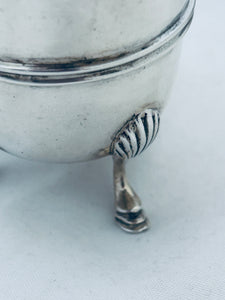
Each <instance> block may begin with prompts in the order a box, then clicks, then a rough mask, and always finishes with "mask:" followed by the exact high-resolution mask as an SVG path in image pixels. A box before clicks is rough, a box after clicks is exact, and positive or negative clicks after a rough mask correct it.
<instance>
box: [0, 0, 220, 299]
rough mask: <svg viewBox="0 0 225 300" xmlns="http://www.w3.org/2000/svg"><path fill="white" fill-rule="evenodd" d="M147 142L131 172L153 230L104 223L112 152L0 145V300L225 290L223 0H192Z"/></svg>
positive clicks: (108, 215)
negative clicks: (72, 153) (48, 155)
mask: <svg viewBox="0 0 225 300" xmlns="http://www.w3.org/2000/svg"><path fill="white" fill-rule="evenodd" d="M161 125H162V126H161V131H160V134H159V136H158V139H157V140H156V141H155V143H154V144H153V145H152V147H151V150H149V151H147V152H145V153H144V154H143V155H142V157H139V158H137V159H135V160H131V161H130V162H129V164H128V175H129V179H130V181H131V183H132V184H133V186H134V187H135V189H136V191H137V193H138V194H139V195H140V196H141V198H142V199H143V203H144V207H145V210H146V213H147V214H148V215H149V216H150V219H151V224H152V228H151V230H150V231H148V232H146V233H143V234H140V235H129V234H126V233H124V232H122V231H121V230H120V229H119V228H118V227H117V226H116V225H115V224H114V221H113V189H112V162H111V159H110V158H106V159H102V160H98V161H94V162H88V163H82V164H71V165H55V164H43V163H34V162H27V161H23V160H20V159H17V158H14V157H12V156H10V155H8V154H6V153H3V152H2V153H0V193H1V196H0V300H58V299H59V300H74V299H79V300H83V299H84V300H86V299H96V300H97V299H98V300H103V299H104V300H111V299H113V300H114V299H116V300H124V299H129V300H132V299H135V300H136V299H138V300H139V299H140V300H145V299H146V300H161V299H163V300H164V299H165V300H189V299H190V300H203V299H204V300H205V299H207V300H208V299H213V300H219V299H221V300H224V299H225V5H224V1H223V0H217V1H214V2H213V1H206V0H203V1H199V2H198V4H197V8H196V14H195V19H194V22H193V24H192V27H191V29H190V31H189V33H188V34H187V36H186V37H185V39H184V45H183V52H182V57H181V60H180V66H179V71H178V76H177V80H176V82H175V85H174V89H173V93H172V95H171V99H170V102H169V105H168V107H167V108H166V109H165V111H164V114H163V116H162V123H161Z"/></svg>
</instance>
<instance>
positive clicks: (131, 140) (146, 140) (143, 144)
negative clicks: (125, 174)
mask: <svg viewBox="0 0 225 300" xmlns="http://www.w3.org/2000/svg"><path fill="white" fill-rule="evenodd" d="M159 122H160V118H159V112H158V110H156V109H146V110H145V111H143V112H142V113H139V114H137V115H134V116H133V117H132V119H131V120H130V121H128V122H127V124H125V126H124V127H123V128H122V129H121V130H120V131H119V133H118V134H117V136H116V138H115V139H114V141H113V143H112V150H111V151H112V153H113V154H114V155H115V156H117V157H118V158H123V159H126V158H131V157H135V156H136V155H138V154H140V153H141V152H142V151H143V150H145V149H146V148H148V147H149V145H150V144H151V143H152V142H153V141H154V139H155V137H156V135H157V133H158V130H159Z"/></svg>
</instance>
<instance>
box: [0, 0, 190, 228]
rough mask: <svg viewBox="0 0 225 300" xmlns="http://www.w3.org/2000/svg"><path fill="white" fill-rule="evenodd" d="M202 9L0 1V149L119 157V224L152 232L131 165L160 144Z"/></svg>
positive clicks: (177, 0)
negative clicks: (187, 41) (130, 177)
mask: <svg viewBox="0 0 225 300" xmlns="http://www.w3.org/2000/svg"><path fill="white" fill-rule="evenodd" d="M194 5H195V0H166V1H165V0H142V1H139V0H133V1H130V0H109V1H105V0H84V1H80V0H55V1H54V4H53V3H52V1H51V0H39V1H35V0H30V1H27V0H21V1H17V0H11V1H5V0H0V35H1V44H0V95H1V97H0V148H1V149H3V150H5V151H7V152H9V153H11V154H13V155H16V156H19V157H22V158H26V159H32V160H40V161H54V162H60V163H68V162H77V161H85V160H90V159H97V158H100V157H103V156H106V155H113V160H114V185H115V198H116V220H117V222H118V223H119V224H120V226H121V227H122V228H123V229H125V230H126V231H132V232H140V231H143V230H145V229H147V227H148V221H147V218H146V217H145V216H144V214H143V210H142V208H141V202H140V199H139V198H138V196H137V195H136V194H135V192H134V191H133V189H132V188H131V187H130V186H129V184H128V182H127V179H126V176H125V169H124V160H125V159H127V158H131V157H135V156H136V155H138V154H140V153H141V152H142V151H143V150H144V149H146V148H147V147H148V146H149V145H150V144H151V143H152V142H153V140H154V138H155V137H156V135H157V132H158V127H159V112H160V113H161V111H162V110H163V108H164V106H165V104H166V101H167V99H168V96H169V92H170V89H171V86H172V83H173V79H174V75H175V73H176V67H177V62H178V58H179V53H180V40H181V37H182V36H183V34H184V33H185V32H186V30H187V28H188V26H189V25H190V22H191V20H192V17H193V10H194ZM121 126H122V127H121Z"/></svg>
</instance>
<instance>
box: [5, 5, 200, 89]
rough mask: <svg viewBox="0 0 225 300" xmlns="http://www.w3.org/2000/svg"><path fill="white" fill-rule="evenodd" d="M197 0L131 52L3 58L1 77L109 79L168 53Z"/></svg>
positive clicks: (30, 81) (60, 81) (44, 81)
mask: <svg viewBox="0 0 225 300" xmlns="http://www.w3.org/2000/svg"><path fill="white" fill-rule="evenodd" d="M195 1H196V0H189V1H188V2H187V4H186V5H185V7H184V8H183V10H182V11H181V12H180V14H179V15H178V16H177V17H176V19H175V20H173V22H172V23H171V24H170V25H169V26H167V27H166V28H165V29H164V30H163V31H162V32H161V33H160V34H159V35H158V36H156V37H155V38H154V39H151V40H150V41H149V42H148V43H145V44H143V45H142V46H139V47H138V48H137V49H133V50H132V51H130V52H123V53H120V54H117V55H115V56H108V57H102V58H93V59H83V60H77V59H72V58H70V59H55V61H49V60H39V61H38V60H30V61H29V62H17V61H16V62H15V61H12V60H11V61H10V60H1V59H0V80H1V81H7V82H14V83H18V84H26V85H45V86H46V85H64V84H70V83H76V82H79V83H81V82H87V81H96V80H102V79H107V78H111V77H115V76H117V75H120V74H122V73H126V72H129V71H131V70H135V69H137V68H140V67H142V66H144V65H146V64H147V63H150V62H152V61H154V60H156V59H157V58H159V57H160V56H162V55H164V54H166V53H168V52H169V51H170V49H171V48H173V46H174V45H175V43H176V42H177V41H178V40H179V38H180V37H181V36H183V34H184V33H185V32H186V30H187V29H188V27H189V25H190V23H191V20H192V17H193V13H194V6H195Z"/></svg>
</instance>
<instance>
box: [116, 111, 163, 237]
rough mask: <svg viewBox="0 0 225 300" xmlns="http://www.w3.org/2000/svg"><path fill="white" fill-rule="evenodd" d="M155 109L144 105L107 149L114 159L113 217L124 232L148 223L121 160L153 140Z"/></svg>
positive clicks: (156, 121)
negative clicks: (144, 108) (145, 107)
mask: <svg viewBox="0 0 225 300" xmlns="http://www.w3.org/2000/svg"><path fill="white" fill-rule="evenodd" d="M159 121H160V117H159V112H158V111H157V110H155V109H150V108H149V109H146V110H144V111H143V112H140V113H139V114H136V115H134V116H133V117H132V118H131V119H130V120H129V121H128V122H126V124H125V125H124V126H123V127H122V129H121V130H120V131H119V132H118V133H117V134H116V136H115V138H114V140H113V142H112V145H111V153H112V155H113V162H114V191H115V204H116V216H115V219H116V221H117V223H118V224H119V225H120V227H121V228H122V229H124V230H125V231H128V232H133V233H136V232H141V231H144V230H146V229H148V227H149V221H148V219H147V217H146V216H145V214H144V212H143V209H142V205H141V200H140V198H139V197H138V195H137V194H136V193H135V191H134V190H133V189H132V187H131V186H130V184H129V183H128V181H127V178H126V174H125V160H126V159H129V158H132V157H135V156H137V155H140V154H141V153H142V151H144V150H145V149H146V148H148V147H149V145H150V144H151V143H152V142H153V141H154V139H155V138H156V136H157V134H158V130H159Z"/></svg>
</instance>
